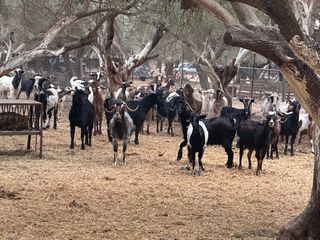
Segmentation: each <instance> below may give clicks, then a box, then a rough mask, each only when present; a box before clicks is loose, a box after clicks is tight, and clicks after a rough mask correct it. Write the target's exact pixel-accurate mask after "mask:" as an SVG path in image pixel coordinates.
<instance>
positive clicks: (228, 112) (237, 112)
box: [220, 98, 254, 129]
mask: <svg viewBox="0 0 320 240" xmlns="http://www.w3.org/2000/svg"><path fill="white" fill-rule="evenodd" d="M239 101H240V102H242V103H243V109H237V108H233V107H224V108H222V110H221V113H220V117H227V118H229V119H235V120H236V126H237V129H238V127H239V125H240V122H241V121H242V120H245V119H250V118H251V104H252V103H253V102H254V99H251V98H244V99H243V98H240V99H239Z"/></svg>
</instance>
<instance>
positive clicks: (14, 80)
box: [0, 68, 24, 99]
mask: <svg viewBox="0 0 320 240" xmlns="http://www.w3.org/2000/svg"><path fill="white" fill-rule="evenodd" d="M14 73H15V74H14V76H12V77H9V76H2V77H1V78H0V97H1V98H8V93H9V96H10V99H18V94H19V92H20V89H21V80H22V74H23V73H24V71H23V70H21V69H20V68H17V69H16V70H15V71H14Z"/></svg>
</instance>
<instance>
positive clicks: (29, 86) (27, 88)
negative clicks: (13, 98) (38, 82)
mask: <svg viewBox="0 0 320 240" xmlns="http://www.w3.org/2000/svg"><path fill="white" fill-rule="evenodd" d="M34 83H35V78H29V79H22V80H21V88H20V91H19V92H18V98H20V94H21V92H25V93H26V96H27V99H29V98H30V95H31V93H32V90H33V85H34Z"/></svg>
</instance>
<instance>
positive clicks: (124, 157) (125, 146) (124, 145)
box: [122, 139, 128, 165]
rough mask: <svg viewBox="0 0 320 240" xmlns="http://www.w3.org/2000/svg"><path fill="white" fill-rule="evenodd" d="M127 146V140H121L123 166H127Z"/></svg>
mask: <svg viewBox="0 0 320 240" xmlns="http://www.w3.org/2000/svg"><path fill="white" fill-rule="evenodd" d="M127 144H128V140H127V139H125V140H123V148H122V152H123V157H122V162H123V165H127V164H126V150H127Z"/></svg>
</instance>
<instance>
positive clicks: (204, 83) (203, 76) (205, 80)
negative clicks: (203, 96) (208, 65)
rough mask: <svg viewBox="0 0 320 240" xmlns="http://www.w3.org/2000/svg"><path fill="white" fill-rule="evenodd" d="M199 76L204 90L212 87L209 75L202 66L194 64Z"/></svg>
mask: <svg viewBox="0 0 320 240" xmlns="http://www.w3.org/2000/svg"><path fill="white" fill-rule="evenodd" d="M194 65H195V67H196V70H197V73H198V76H199V82H200V86H201V89H202V90H207V89H209V88H210V84H209V81H208V75H207V74H206V72H205V71H203V70H202V68H201V67H200V66H199V65H198V64H194Z"/></svg>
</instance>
